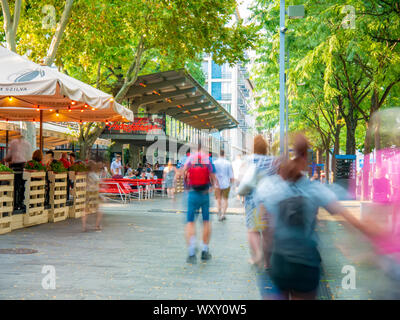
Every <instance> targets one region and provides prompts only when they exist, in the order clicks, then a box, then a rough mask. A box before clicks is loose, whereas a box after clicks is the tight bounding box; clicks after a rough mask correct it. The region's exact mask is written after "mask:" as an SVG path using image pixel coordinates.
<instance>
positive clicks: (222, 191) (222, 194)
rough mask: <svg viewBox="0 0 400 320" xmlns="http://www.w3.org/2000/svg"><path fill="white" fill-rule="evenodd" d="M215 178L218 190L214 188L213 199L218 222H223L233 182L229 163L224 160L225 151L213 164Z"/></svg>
mask: <svg viewBox="0 0 400 320" xmlns="http://www.w3.org/2000/svg"><path fill="white" fill-rule="evenodd" d="M214 167H215V176H216V178H217V180H218V186H219V187H218V188H215V198H216V200H217V207H218V220H219V221H223V220H225V219H226V218H225V214H226V210H227V209H228V201H229V191H230V188H231V185H232V184H233V182H234V176H233V169H232V165H231V163H230V162H229V161H228V160H226V159H225V151H224V150H221V152H220V157H219V158H218V159H217V160H216V161H215V162H214Z"/></svg>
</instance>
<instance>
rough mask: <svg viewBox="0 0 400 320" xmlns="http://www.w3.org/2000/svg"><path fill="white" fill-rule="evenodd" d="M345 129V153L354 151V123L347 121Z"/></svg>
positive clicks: (353, 152)
mask: <svg viewBox="0 0 400 320" xmlns="http://www.w3.org/2000/svg"><path fill="white" fill-rule="evenodd" d="M346 124H347V128H346V129H347V130H346V154H355V153H356V125H354V124H353V123H351V122H350V123H347V121H346Z"/></svg>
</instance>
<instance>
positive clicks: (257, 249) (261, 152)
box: [243, 135, 276, 268]
mask: <svg viewBox="0 0 400 320" xmlns="http://www.w3.org/2000/svg"><path fill="white" fill-rule="evenodd" d="M267 149H268V145H267V142H266V141H265V139H264V137H263V136H261V135H258V136H256V137H255V138H254V148H253V152H254V154H253V155H251V156H249V157H248V158H247V159H245V161H244V163H243V164H244V165H246V164H248V163H253V164H254V165H255V167H256V171H257V172H258V174H264V175H270V174H275V173H276V169H275V167H274V158H273V157H271V156H267ZM245 174H246V173H245ZM255 192H256V190H253V191H251V192H250V193H249V194H248V195H246V196H245V198H244V207H245V212H246V226H247V230H248V233H247V234H248V241H249V246H250V253H251V259H250V261H249V262H250V263H251V264H256V265H258V266H260V267H265V268H267V267H268V264H269V262H268V260H269V258H268V254H264V253H266V252H267V251H268V247H269V242H270V235H269V232H268V229H267V228H268V226H267V220H266V219H263V217H262V216H261V215H260V210H259V208H258V206H257V205H256V203H255V201H254V195H255Z"/></svg>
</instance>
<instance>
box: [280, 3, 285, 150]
mask: <svg viewBox="0 0 400 320" xmlns="http://www.w3.org/2000/svg"><path fill="white" fill-rule="evenodd" d="M285 32H286V28H285V0H281V4H280V19H279V33H280V37H279V41H280V48H279V124H280V135H279V144H280V155H281V156H282V155H283V153H284V149H285V141H284V139H285Z"/></svg>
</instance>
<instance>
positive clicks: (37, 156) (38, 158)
mask: <svg viewBox="0 0 400 320" xmlns="http://www.w3.org/2000/svg"><path fill="white" fill-rule="evenodd" d="M32 160H35V161H37V162H40V163H41V162H42V160H43V152H42V151H41V150H39V149H38V150H36V151H35V152H34V153H33V154H32Z"/></svg>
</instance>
